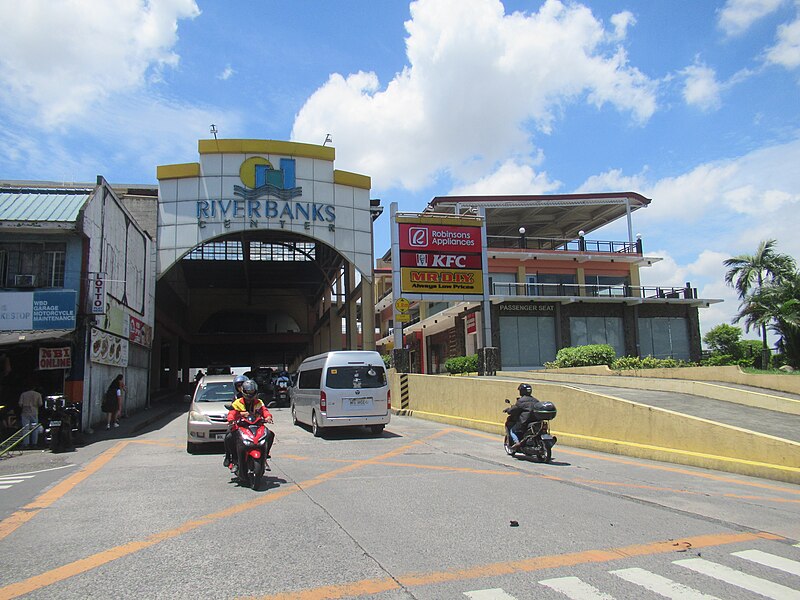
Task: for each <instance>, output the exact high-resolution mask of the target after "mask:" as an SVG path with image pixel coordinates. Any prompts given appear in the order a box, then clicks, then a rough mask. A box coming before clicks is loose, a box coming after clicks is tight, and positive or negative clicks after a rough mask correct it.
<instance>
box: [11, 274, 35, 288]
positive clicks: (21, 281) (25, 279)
mask: <svg viewBox="0 0 800 600" xmlns="http://www.w3.org/2000/svg"><path fill="white" fill-rule="evenodd" d="M14 287H20V288H28V287H36V275H14Z"/></svg>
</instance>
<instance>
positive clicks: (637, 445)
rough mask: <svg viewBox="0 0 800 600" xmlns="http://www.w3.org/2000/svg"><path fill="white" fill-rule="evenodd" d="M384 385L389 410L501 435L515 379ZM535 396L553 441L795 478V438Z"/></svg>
mask: <svg viewBox="0 0 800 600" xmlns="http://www.w3.org/2000/svg"><path fill="white" fill-rule="evenodd" d="M504 374H505V373H504ZM528 376H530V373H528ZM391 382H392V406H393V410H394V411H395V412H396V413H398V414H408V415H413V416H415V417H419V418H424V419H429V420H433V421H438V422H440V423H448V424H452V425H458V426H461V427H469V428H473V429H479V430H482V431H487V432H490V433H496V434H498V436H500V435H503V423H504V422H505V414H504V413H503V412H502V411H503V408H504V407H505V406H506V404H505V403H504V399H505V398H508V399H510V400H512V401H513V400H514V399H515V398H516V396H517V390H516V387H517V385H518V382H517V381H516V380H507V381H504V380H499V379H485V378H480V379H478V378H470V377H451V376H447V375H414V374H398V373H393V375H392V377H391ZM536 397H537V398H539V399H540V400H544V401H550V402H553V403H554V404H555V405H556V408H557V409H558V416H557V417H556V419H555V420H553V421H552V423H551V428H552V430H553V433H555V434H556V435H557V436H558V439H559V444H564V445H567V446H573V447H578V448H587V449H591V450H598V451H602V452H610V453H614V454H621V455H625V456H633V457H637V458H646V459H651V460H658V461H663V462H671V463H676V464H682V465H690V466H695V467H702V468H708V469H717V470H720V471H728V472H731V473H738V474H741V475H750V476H753V477H761V478H765V479H773V480H777V481H785V482H789V483H800V444H798V443H797V442H793V441H790V440H785V439H782V438H778V437H774V436H769V435H765V434H761V433H756V432H753V431H748V430H745V429H741V428H737V427H732V426H730V425H724V424H721V423H716V422H713V421H710V420H707V419H701V418H698V417H692V416H689V415H684V414H681V413H677V412H673V411H669V410H664V409H660V408H656V407H653V406H647V405H645V404H640V403H637V402H633V401H630V400H624V399H621V398H615V397H614V396H612V395H608V394H600V393H594V392H589V391H586V390H581V389H578V388H575V387H572V386H570V385H568V384H565V383H541V382H539V383H537V384H536ZM556 449H557V447H556ZM498 452H502V447H501V446H500V440H498Z"/></svg>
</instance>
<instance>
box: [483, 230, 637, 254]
mask: <svg viewBox="0 0 800 600" xmlns="http://www.w3.org/2000/svg"><path fill="white" fill-rule="evenodd" d="M486 244H487V246H488V247H489V248H495V249H497V250H500V249H521V250H553V251H560V252H596V253H609V254H642V241H641V239H639V240H636V241H635V242H615V241H604V240H587V239H585V238H578V239H576V240H567V239H561V238H536V237H525V236H509V235H489V236H486Z"/></svg>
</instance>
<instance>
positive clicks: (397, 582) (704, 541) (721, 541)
mask: <svg viewBox="0 0 800 600" xmlns="http://www.w3.org/2000/svg"><path fill="white" fill-rule="evenodd" d="M785 539H786V538H784V537H782V536H779V535H774V534H771V533H765V532H756V533H749V532H744V533H720V534H707V535H699V536H694V537H687V538H682V539H676V540H664V541H658V542H653V543H650V544H635V545H632V546H623V547H621V548H608V549H600V550H585V551H583V552H571V553H569V554H554V555H550V556H537V557H533V558H526V559H523V560H517V561H511V562H500V563H490V564H487V565H476V566H473V567H469V568H466V569H453V570H449V571H434V572H431V573H412V574H407V575H399V576H397V577H395V578H384V579H364V580H362V581H354V582H350V583H343V584H339V585H329V586H324V587H318V588H308V589H305V590H298V591H295V592H283V593H279V594H271V595H267V596H248V597H246V598H247V600H256V599H257V600H327V599H329V598H353V597H358V596H369V595H371V594H376V593H380V592H385V591H391V590H397V589H401V588H410V587H421V586H426V585H439V584H442V583H448V582H451V581H471V580H475V579H482V578H487V577H499V576H503V575H513V574H517V573H531V572H534V571H542V570H545V569H555V568H560V567H572V566H576V565H586V564H591V563H603V562H612V561H617V560H622V559H627V558H634V557H638V556H653V555H657V554H669V553H671V552H685V551H687V550H690V549H699V548H710V547H715V546H723V545H726V544H736V543H741V542H751V541H755V540H775V541H785ZM241 600H245V599H244V598H243V599H241Z"/></svg>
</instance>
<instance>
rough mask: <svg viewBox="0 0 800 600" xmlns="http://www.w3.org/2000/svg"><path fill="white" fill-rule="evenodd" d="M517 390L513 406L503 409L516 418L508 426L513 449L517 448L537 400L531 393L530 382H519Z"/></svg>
mask: <svg viewBox="0 0 800 600" xmlns="http://www.w3.org/2000/svg"><path fill="white" fill-rule="evenodd" d="M517 390H518V391H519V398H517V402H516V403H515V404H514V406H509V407H508V408H506V409H505V412H507V413H508V414H509V415H511V416H512V417H515V418H516V420H517V421H516V423H515V424H514V425H513V426H511V427H510V428H509V433H510V434H511V439H512V440H513V441H514V446H512V447H513V448H514V449H515V450H516V449H517V448H518V446H519V442H520V440H521V439H522V438H523V437H524V436H525V429H526V428H527V427H528V423H529V422H530V421H531V420H532V417H533V410H534V406H535V404H536V403H537V402H538V400H536V398H534V397H533V395H532V389H531V386H530V384H527V383H520V384H519V387H518V388H517Z"/></svg>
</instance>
